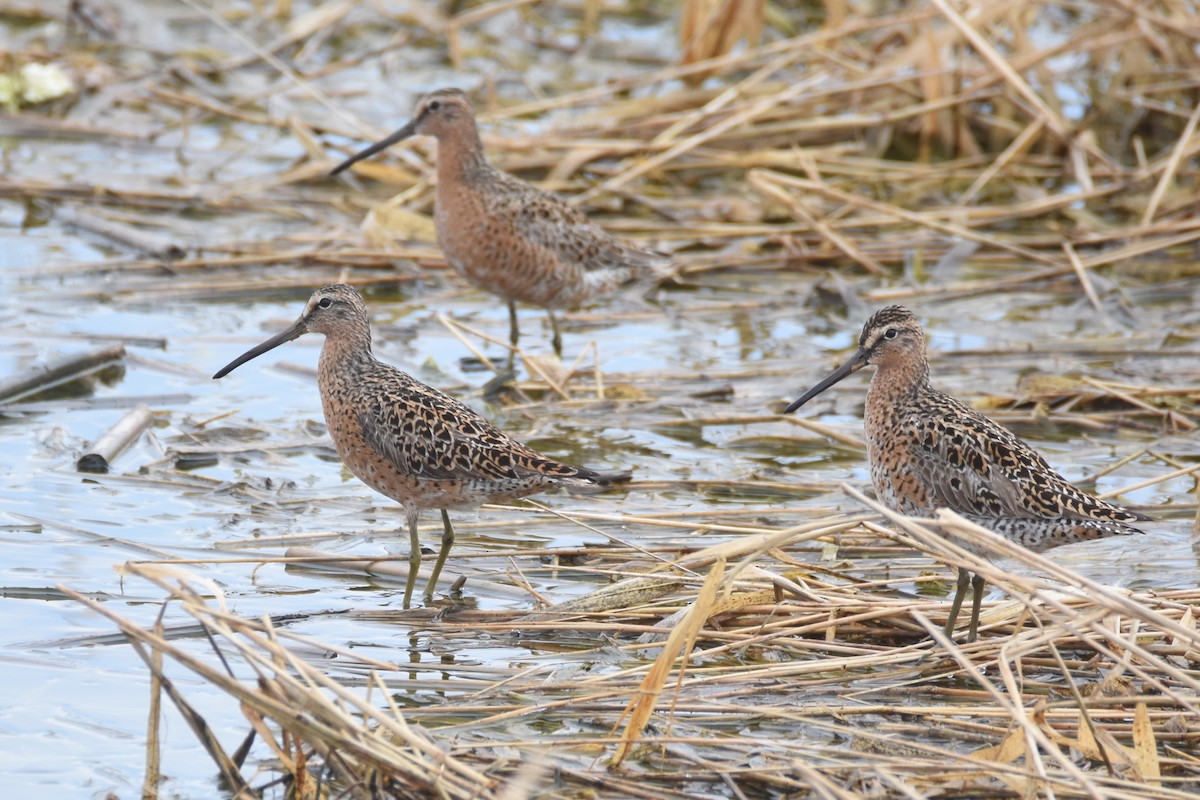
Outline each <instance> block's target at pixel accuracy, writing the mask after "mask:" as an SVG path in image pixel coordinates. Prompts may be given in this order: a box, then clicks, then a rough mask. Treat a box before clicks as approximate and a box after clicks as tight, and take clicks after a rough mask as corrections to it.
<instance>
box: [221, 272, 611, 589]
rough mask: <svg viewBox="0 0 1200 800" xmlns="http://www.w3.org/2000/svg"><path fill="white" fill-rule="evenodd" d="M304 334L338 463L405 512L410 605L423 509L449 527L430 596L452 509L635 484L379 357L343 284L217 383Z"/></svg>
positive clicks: (325, 291)
mask: <svg viewBox="0 0 1200 800" xmlns="http://www.w3.org/2000/svg"><path fill="white" fill-rule="evenodd" d="M305 333H323V334H325V345H324V347H322V348H321V360H320V364H319V366H318V369H317V384H318V386H319V387H320V390H321V404H322V406H323V407H324V411H325V422H326V424H327V425H328V426H329V435H330V436H331V437H332V438H333V443H334V446H335V447H337V452H338V456H339V457H340V458H341V459H342V463H344V464H345V465H346V467H347V468H348V469H349V470H350V471H351V472H352V473H354V475H355V476H356V477H357V478H358V479H359V480H361V481H362V482H363V483H365V484H367V485H368V486H370V487H371V488H372V489H374V490H375V491H377V492H379V493H381V494H384V495H387V496H388V497H390V498H392V499H393V500H396V501H398V502H399V503H400V504H401V505H403V506H404V509H405V511H406V513H407V516H408V520H407V521H408V529H409V535H410V538H411V540H412V552H411V555H410V570H409V576H408V584H407V586H406V588H405V598H404V602H405V605H406V606H407V605H408V603H409V602H410V600H411V597H412V591H413V585H414V583H415V581H416V576H417V569H418V567H419V566H420V562H421V549H420V545H419V543H418V541H417V515H418V513H419V512H420V510H421V509H426V508H437V509H441V511H442V523H443V538H442V549H441V551H440V552H439V553H438V560H437V563H436V564H435V565H434V569H433V574H432V576H431V577H430V579H429V584H428V586H427V588H426V596H428V595H431V594H432V593H433V589H434V587H435V586H436V584H437V579H438V576H439V575H440V574H441V570H442V565H443V563H445V560H446V554H447V553H448V552H449V550H450V545H451V544H452V543H453V541H454V529H453V527H452V526H451V525H450V518H449V515H448V514H447V513H446V510H447V509H450V508H473V507H475V506H478V505H480V504H482V503H495V502H504V501H508V500H515V499H517V498H519V497H525V496H527V495H531V494H536V493H537V492H542V491H545V490H547V489H551V488H554V487H556V486H571V485H575V486H584V485H594V484H601V483H610V482H613V481H618V480H622V479H626V478H627V477H628V476H627V474H623V473H622V474H607V473H599V472H594V471H592V470H589V469H584V468H582V467H572V466H569V465H567V464H562V463H560V462H558V461H555V460H554V459H551V458H547V457H546V456H544V455H542V454H540V453H538V452H537V451H535V450H533V449H531V448H529V447H526V446H525V445H523V444H521V443H520V442H518V441H516V440H515V439H512V438H511V437H509V436H508V435H507V434H505V433H504V432H503V431H501V430H500V429H499V428H497V427H496V426H495V425H493V424H492V423H490V422H488V421H487V420H486V419H484V418H483V417H481V416H479V415H478V414H476V413H475V412H474V411H472V410H471V409H470V408H468V407H467V406H466V405H464V404H463V403H460V402H459V401H457V400H455V399H454V398H452V397H450V396H449V395H446V394H443V393H442V392H439V391H438V390H437V389H434V388H432V387H430V386H426V385H425V384H423V383H421V382H420V381H418V380H416V379H415V378H413V377H411V376H410V375H408V374H407V373H405V372H403V371H401V370H399V369H397V368H395V367H393V366H391V365H389V364H384V363H383V362H381V361H378V360H376V358H375V356H374V355H372V353H371V326H370V321H369V319H368V317H367V307H366V304H365V303H364V302H363V299H362V297H361V296H360V295H359V294H358V292H357V291H355V290H354V289H353V288H352V287H350V286H345V285H342V284H334V285H332V286H326V287H324V288H321V289H318V290H317V291H316V292H314V293H313V295H312V297H311V298H309V301H308V304H307V305H306V306H305V307H304V312H303V313H302V314H301V315H300V318H299V319H297V320H296V322H295V323H294V324H293V325H292V326H291V327H290V328H288V329H287V330H286V331H284V332H283V333H280V334H279V335H277V336H274V337H272V338H271V339H268V340H267V341H265V342H263V343H262V344H260V345H258V346H257V347H254V348H251V349H250V350H248V351H247V352H246V353H244V354H242V355H241V356H238V357H237V358H236V359H234V360H233V361H232V362H230V363H229V364H228V365H227V366H225V367H224V368H222V369H221V370H220V371H219V372H217V374H216V375H214V376H213V377H214V378H221V377H223V376H224V375H226V374H228V373H229V372H231V371H232V370H234V369H235V368H237V367H238V366H240V365H241V364H244V363H245V362H247V361H249V360H250V359H252V358H255V357H257V356H260V355H262V354H263V353H265V352H267V351H268V350H271V349H273V348H275V347H278V346H279V345H281V344H283V343H285V342H290V341H291V340H293V339H295V338H297V337H299V336H301V335H303V334H305Z"/></svg>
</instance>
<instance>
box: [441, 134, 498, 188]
mask: <svg viewBox="0 0 1200 800" xmlns="http://www.w3.org/2000/svg"><path fill="white" fill-rule="evenodd" d="M437 158H438V182H439V183H442V184H451V183H470V182H472V181H474V180H476V179H478V178H479V177H481V176H482V175H484V174H485V173H486V172H487V171H488V169H489V168H490V167H489V165H488V162H487V155H486V154H485V153H484V152H483V142H482V141H481V140H480V138H479V131H478V129H477V128H476V127H475V121H474V120H466V121H464V122H462V123H461V124H459V125H457V126H455V127H454V128H451V129H449V130H446V131H443V132H442V134H441V135H440V136H438V156H437Z"/></svg>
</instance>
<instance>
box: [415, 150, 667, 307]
mask: <svg viewBox="0 0 1200 800" xmlns="http://www.w3.org/2000/svg"><path fill="white" fill-rule="evenodd" d="M437 204H438V205H437V210H436V220H437V226H438V241H439V242H440V243H441V245H442V249H443V250H444V251H445V253H446V257H447V259H448V260H449V261H450V263H451V264H452V265H453V266H454V267H455V268H456V269H457V270H459V271H460V272H461V273H463V274H464V275H465V276H466V277H467V278H468V279H469V280H470V281H472V282H473V283H475V284H476V285H478V286H480V287H481V288H483V289H486V290H487V291H490V292H492V293H494V294H497V295H499V296H501V297H504V298H505V299H508V300H518V301H521V302H526V303H531V304H533V305H539V306H543V307H546V308H552V309H553V308H571V307H574V306H577V305H580V304H581V303H584V302H587V301H588V300H590V299H591V298H593V297H595V296H598V295H601V294H604V293H606V292H608V291H611V290H612V289H614V288H616V287H617V286H619V285H621V284H623V283H626V282H628V281H630V280H633V279H635V278H637V277H641V276H646V277H652V276H654V275H665V274H666V272H667V270H668V269H669V267H670V259H668V258H667V257H665V256H663V255H660V254H657V253H651V252H649V251H645V250H641V249H638V248H636V247H633V246H632V245H630V244H627V243H625V242H623V241H621V240H619V239H617V238H616V237H614V236H612V235H611V234H609V233H607V232H606V231H604V230H603V229H602V228H601V227H600V226H598V225H596V224H595V223H594V222H592V221H591V220H589V219H588V218H587V217H586V216H585V215H584V214H583V213H582V212H581V211H579V210H578V209H576V208H574V207H573V206H570V205H568V204H567V203H565V202H563V201H562V200H561V199H560V198H558V197H555V196H554V195H551V194H549V193H547V192H543V191H541V190H540V189H538V188H536V187H534V186H532V185H530V184H528V183H526V182H525V181H522V180H521V179H519V178H516V177H514V176H512V175H509V174H508V173H506V172H503V171H501V170H498V169H496V168H494V167H491V166H490V165H488V166H487V167H486V168H484V169H478V170H475V172H474V173H473V174H471V175H469V176H466V177H465V178H464V179H462V180H456V181H447V182H446V183H445V184H439V186H438V200H437Z"/></svg>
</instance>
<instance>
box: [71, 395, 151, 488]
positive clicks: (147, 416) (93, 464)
mask: <svg viewBox="0 0 1200 800" xmlns="http://www.w3.org/2000/svg"><path fill="white" fill-rule="evenodd" d="M151 419H153V415H152V414H151V413H150V408H149V407H148V406H146V405H145V404H143V403H138V404H137V405H136V406H134V407H133V409H132V410H130V411H129V413H127V414H126V415H125V416H123V417H121V419H119V420H118V421H117V424H116V425H113V426H112V427H111V428H109V429H108V431H107V432H106V433H105V434H104V435H103V436H101V437H100V438H99V439H97V440H96V443H95V444H93V445H92V447H91V449H90V450H88V452H86V453H84V454H83V456H82V457H80V459H79V461H78V462H76V464H75V468H76V469H77V470H79V471H80V472H108V467H109V464H111V463H112V460H113V459H114V458H116V457H117V456H118V455H120V453H121V451H122V450H124V449H125V448H126V447H129V445H131V444H133V443H134V442H135V441H136V440H137V438H138V437H139V436H141V435H142V433H143V432H144V431H145V430H146V428H148V427H150V421H151Z"/></svg>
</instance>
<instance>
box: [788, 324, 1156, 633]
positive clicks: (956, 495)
mask: <svg viewBox="0 0 1200 800" xmlns="http://www.w3.org/2000/svg"><path fill="white" fill-rule="evenodd" d="M867 366H874V367H876V372H875V374H874V375H873V376H872V377H871V385H870V387H869V388H868V389H867V403H866V415H865V419H864V427H865V428H866V435H867V457H868V459H869V460H870V463H871V483H872V484H873V485H874V487H875V494H876V495H877V496H878V497H879V500H880V502H881V503H883V504H884V505H886V506H887V507H888V508H891V509H892V510H894V511H898V512H900V513H902V514H909V515H915V516H930V515H932V513H933V511H934V509H936V508H948V509H950V510H952V511H956V512H958V513H959V514H962V515H963V516H964V517H967V518H968V519H970V520H972V521H973V522H976V523H978V524H980V525H982V526H984V527H986V528H989V529H991V530H993V531H995V532H996V533H999V534H1000V535H1001V536H1004V537H1005V538H1007V539H1009V540H1010V541H1013V542H1016V543H1017V544H1020V545H1023V546H1024V547H1027V548H1029V549H1030V550H1033V551H1034V552H1039V553H1040V552H1042V551H1044V550H1048V549H1050V548H1052V547H1057V546H1059V545H1063V544H1070V543H1071V542H1082V541H1087V540H1090V539H1101V538H1104V537H1107V536H1122V535H1126V534H1132V533H1141V531H1140V530H1138V529H1137V528H1134V527H1131V526H1129V525H1128V524H1127V523H1130V522H1138V521H1144V520H1148V519H1150V517H1147V516H1146V515H1144V514H1139V513H1138V512H1136V511H1130V510H1129V509H1127V508H1121V507H1120V506H1115V505H1112V504H1111V503H1106V502H1104V501H1103V500H1100V499H1098V498H1095V497H1093V496H1092V495H1090V494H1088V493H1087V492H1084V491H1083V490H1081V489H1079V488H1077V487H1075V486H1072V485H1071V484H1070V483H1068V482H1067V480H1066V479H1065V478H1063V477H1062V476H1061V475H1059V474H1058V473H1057V472H1055V471H1054V470H1053V469H1051V467H1050V465H1049V464H1047V463H1046V460H1045V459H1044V458H1042V457H1041V456H1040V455H1039V454H1038V453H1037V452H1036V451H1035V450H1033V448H1031V447H1030V446H1029V445H1027V444H1025V442H1023V441H1021V440H1020V439H1018V438H1017V437H1016V436H1015V435H1014V434H1013V433H1012V432H1011V431H1008V430H1006V429H1005V428H1002V427H1000V426H999V425H997V424H996V423H995V422H992V421H991V420H990V419H988V418H987V417H985V416H983V415H982V414H980V413H979V412H977V411H975V410H974V409H971V408H968V407H967V406H966V405H964V404H963V403H962V402H960V401H958V400H956V399H954V398H953V397H951V396H950V395H948V394H945V393H943V392H939V391H938V390H937V389H934V388H933V386H931V385H930V383H929V360H928V358H927V357H926V355H925V333H924V331H923V330H921V324H920V323H919V322H918V321H917V318H916V317H915V316H914V315H913V313H912V312H911V311H909V310H908V309H907V308H903V307H901V306H888V307H887V308H883V309H880V310H879V311H876V312H875V313H874V314H873V315H871V318H870V319H868V320H867V324H866V325H864V326H863V329H862V334H861V335H860V336H859V337H858V351H857V352H856V353H855V354H854V355H853V356H851V357H850V358H849V359H848V360H847V361H846V363H844V364H842V365H841V366H840V367H838V368H837V369H836V370H834V371H833V372H832V373H830V375H829V376H828V377H827V378H825V379H824V380H823V381H821V382H820V383H818V384H817V385H816V386H814V387H812V388H811V389H809V390H808V391H807V392H805V393H804V394H803V395H802V396H801V397H800V399H798V400H797V401H796V402H794V403H792V404H791V405H790V406H788V407H787V409H786V410H785V411H784V413H785V414H790V413H792V412H793V411H795V410H796V409H798V408H800V406H802V405H804V404H805V403H807V402H808V401H809V400H811V399H812V398H814V397H816V396H817V395H819V394H820V393H821V392H823V391H825V390H826V389H828V388H829V387H830V386H833V385H834V384H835V383H837V382H838V381H840V380H842V379H843V378H845V377H847V376H848V375H852V374H854V373H855V372H858V371H859V370H860V369H862V368H863V367H867ZM968 582H970V583H971V586H972V589H973V590H974V595H973V598H972V605H971V625H970V632H969V634H968V641H972V642H973V641H975V636H976V631H977V629H978V626H979V604H980V602H981V601H982V599H983V578H982V577H981V576H979V575H975V576H974V578H972V577H971V575H970V573H969V572H967V571H966V570H961V569H960V570H959V571H958V586H957V589H956V591H955V594H954V600H953V602H952V603H951V605H950V615H949V619H948V620H947V621H946V635H947V636H949V635H951V633H952V632H953V630H954V623H955V621H956V620H957V619H958V612H959V609H960V608H961V606H962V601H963V597H964V595H965V594H966V590H967V583H968Z"/></svg>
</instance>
